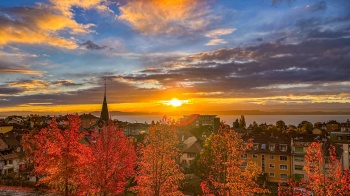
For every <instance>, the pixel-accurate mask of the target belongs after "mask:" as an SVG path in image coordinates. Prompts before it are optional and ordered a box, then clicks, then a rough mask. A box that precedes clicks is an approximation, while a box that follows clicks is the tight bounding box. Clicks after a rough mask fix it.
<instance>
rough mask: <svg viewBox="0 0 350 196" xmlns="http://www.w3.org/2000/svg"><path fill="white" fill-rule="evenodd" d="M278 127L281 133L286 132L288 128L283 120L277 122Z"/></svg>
mask: <svg viewBox="0 0 350 196" xmlns="http://www.w3.org/2000/svg"><path fill="white" fill-rule="evenodd" d="M276 127H277V128H278V129H279V130H280V131H283V130H286V128H287V126H286V123H285V122H284V121H283V120H279V121H277V122H276Z"/></svg>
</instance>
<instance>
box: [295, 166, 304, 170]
mask: <svg viewBox="0 0 350 196" xmlns="http://www.w3.org/2000/svg"><path fill="white" fill-rule="evenodd" d="M303 167H304V166H302V165H295V166H294V169H295V170H303Z"/></svg>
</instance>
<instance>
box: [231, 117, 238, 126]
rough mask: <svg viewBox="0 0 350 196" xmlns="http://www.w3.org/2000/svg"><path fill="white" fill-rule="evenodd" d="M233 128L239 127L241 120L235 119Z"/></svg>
mask: <svg viewBox="0 0 350 196" xmlns="http://www.w3.org/2000/svg"><path fill="white" fill-rule="evenodd" d="M232 127H233V128H239V122H238V119H236V120H235V122H233V123H232Z"/></svg>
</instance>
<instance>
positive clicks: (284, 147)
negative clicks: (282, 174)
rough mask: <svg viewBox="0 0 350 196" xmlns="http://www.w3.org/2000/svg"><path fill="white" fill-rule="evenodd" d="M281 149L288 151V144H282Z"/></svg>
mask: <svg viewBox="0 0 350 196" xmlns="http://www.w3.org/2000/svg"><path fill="white" fill-rule="evenodd" d="M280 151H283V152H285V151H287V145H286V144H282V145H280Z"/></svg>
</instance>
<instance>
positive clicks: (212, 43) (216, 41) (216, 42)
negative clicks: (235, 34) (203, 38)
mask: <svg viewBox="0 0 350 196" xmlns="http://www.w3.org/2000/svg"><path fill="white" fill-rule="evenodd" d="M220 44H227V41H225V40H224V39H212V40H210V41H209V42H208V43H206V44H205V45H206V46H215V45H220Z"/></svg>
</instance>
